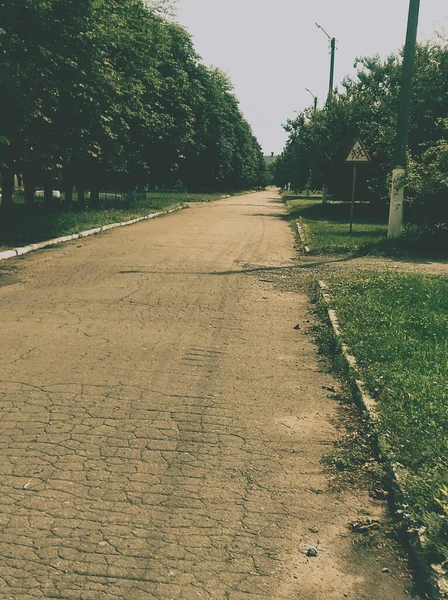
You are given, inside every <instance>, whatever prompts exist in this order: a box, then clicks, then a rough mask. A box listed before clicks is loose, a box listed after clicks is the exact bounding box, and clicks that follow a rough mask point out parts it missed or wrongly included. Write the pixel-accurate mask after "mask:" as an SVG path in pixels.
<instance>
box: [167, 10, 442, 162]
mask: <svg viewBox="0 0 448 600" xmlns="http://www.w3.org/2000/svg"><path fill="white" fill-rule="evenodd" d="M178 7H179V10H178V20H179V21H180V23H181V24H182V25H185V26H186V27H187V29H188V30H189V31H190V33H191V34H192V35H193V39H194V43H195V47H196V50H197V52H198V53H199V54H200V55H201V57H202V59H203V61H204V62H205V63H206V64H209V65H215V66H217V67H220V68H221V69H223V70H224V71H226V72H227V73H228V74H229V76H230V78H231V80H232V82H233V84H234V86H235V94H236V96H237V97H238V99H239V100H240V103H241V108H242V110H243V112H244V114H245V116H246V118H247V120H248V121H249V123H250V124H251V125H252V127H253V130H254V133H255V135H256V136H257V138H258V140H259V141H260V143H261V144H262V146H263V150H264V152H265V154H270V153H271V152H275V153H276V154H277V153H280V152H281V150H282V148H283V146H284V143H285V140H286V134H285V132H284V130H283V128H282V126H281V124H282V123H283V122H284V121H285V120H286V119H287V118H288V117H291V116H294V110H302V109H304V108H306V107H307V106H309V105H310V104H312V101H313V100H312V97H311V96H310V95H309V94H308V92H306V91H305V88H306V87H307V88H309V89H310V90H311V91H312V92H313V94H315V95H316V96H318V98H319V105H320V106H322V104H323V103H324V101H325V97H326V94H327V91H328V81H329V65H330V57H329V42H328V40H327V38H326V36H325V34H324V33H323V32H322V31H321V30H319V29H318V28H317V27H316V25H315V22H316V21H317V22H318V23H319V24H320V25H321V26H322V27H323V28H324V29H325V30H326V31H327V32H328V33H329V34H330V36H332V37H333V36H334V37H335V38H336V40H337V52H336V63H335V85H336V86H337V85H338V83H339V82H340V81H341V80H342V79H343V77H344V76H345V75H346V74H354V72H355V71H354V68H353V63H354V60H355V57H356V56H370V55H372V54H375V53H379V54H380V55H381V56H386V55H387V54H389V53H390V52H395V51H397V50H398V49H399V48H400V47H401V46H402V45H403V44H404V40H405V35H406V23H407V13H408V8H409V0H179V4H178ZM447 14H448V7H447V2H446V0H421V5H420V27H419V39H420V40H423V39H427V38H428V37H432V35H433V31H434V29H442V28H443V27H444V28H447V25H448V21H447V17H446V15H447Z"/></svg>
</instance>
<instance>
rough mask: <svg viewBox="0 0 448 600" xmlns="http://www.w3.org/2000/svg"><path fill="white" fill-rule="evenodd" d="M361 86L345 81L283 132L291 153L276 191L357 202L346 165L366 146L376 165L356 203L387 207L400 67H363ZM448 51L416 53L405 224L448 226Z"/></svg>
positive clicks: (373, 62) (362, 180)
mask: <svg viewBox="0 0 448 600" xmlns="http://www.w3.org/2000/svg"><path fill="white" fill-rule="evenodd" d="M355 66H357V67H358V71H357V75H356V77H355V78H350V77H346V78H345V79H344V81H343V83H342V87H343V93H337V92H336V93H335V95H334V99H333V100H332V101H330V102H327V105H326V106H325V108H324V109H322V110H317V111H313V110H311V109H308V110H305V111H304V112H302V113H301V114H298V115H297V116H296V117H295V118H294V119H290V120H288V121H287V123H286V124H285V129H286V131H287V132H288V133H289V139H288V141H287V144H286V147H285V149H284V151H283V153H282V155H281V157H280V158H279V160H278V161H277V163H276V183H277V184H278V185H281V186H285V184H287V183H289V182H290V183H291V184H292V186H293V188H294V189H296V190H302V189H304V188H305V187H306V185H307V183H308V182H309V183H310V185H311V187H312V189H316V188H317V189H321V188H322V186H323V185H326V186H327V187H328V190H329V192H330V194H331V195H332V196H333V197H336V198H338V199H340V200H349V199H350V195H351V167H350V165H349V164H346V163H345V159H346V157H347V155H348V153H349V150H350V148H351V147H352V146H353V144H354V142H355V140H356V139H358V138H361V139H362V140H363V141H364V142H365V144H366V146H367V148H368V150H369V152H370V154H371V157H372V162H371V163H370V164H369V165H362V166H361V167H360V168H359V176H358V184H357V196H358V197H359V198H360V199H362V200H363V201H370V202H376V203H384V204H385V203H388V201H389V193H390V176H389V173H390V172H391V169H392V165H393V154H394V145H395V137H396V135H395V134H396V121H397V113H398V102H399V90H400V74H401V59H400V57H399V56H396V55H391V56H389V57H387V58H386V59H385V60H383V61H382V60H381V59H380V58H379V56H373V57H370V58H360V59H357V62H356V64H355ZM447 113H448V45H447V44H446V40H443V39H442V38H440V39H437V40H433V41H428V42H426V43H424V44H420V45H419V46H418V48H417V55H416V70H415V77H414V87H413V99H412V114H411V124H410V131H409V165H410V169H409V178H408V181H407V184H406V185H407V197H408V199H409V202H408V205H407V211H406V217H407V219H409V220H414V221H416V222H419V223H421V222H422V219H423V220H424V221H426V222H427V223H428V224H430V225H434V224H435V223H439V224H443V225H445V226H447V223H448V218H447V212H448V208H447V207H448V188H447V185H446V173H447V169H446V153H447V150H446V144H447V127H446V120H443V118H444V117H445V118H446V114H447Z"/></svg>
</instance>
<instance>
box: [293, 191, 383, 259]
mask: <svg viewBox="0 0 448 600" xmlns="http://www.w3.org/2000/svg"><path fill="white" fill-rule="evenodd" d="M286 204H287V207H288V209H289V214H290V217H291V219H293V220H296V221H299V222H300V224H301V225H302V230H303V232H304V235H305V239H304V240H303V241H304V243H305V244H306V245H307V246H308V247H309V248H310V251H311V253H312V254H334V253H341V252H360V251H362V250H364V251H365V252H368V251H371V250H372V249H373V247H375V246H377V247H380V246H384V245H385V244H386V243H387V239H386V238H387V221H386V220H385V219H384V218H383V219H379V218H378V216H377V215H374V214H373V211H372V210H371V207H370V206H369V205H366V204H356V205H355V217H354V222H353V232H352V234H350V232H349V223H350V220H349V219H350V205H349V204H347V203H342V202H334V203H333V202H332V203H327V204H326V205H325V206H324V205H323V204H322V202H321V201H316V200H313V199H311V200H307V199H296V200H286Z"/></svg>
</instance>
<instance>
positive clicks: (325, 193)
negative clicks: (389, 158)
mask: <svg viewBox="0 0 448 600" xmlns="http://www.w3.org/2000/svg"><path fill="white" fill-rule="evenodd" d="M316 27H317V28H318V29H321V30H322V31H323V32H324V33H325V35H326V36H327V38H328V39H329V40H330V50H331V52H330V54H331V57H330V85H329V87H328V96H327V104H329V103H330V102H331V100H332V99H333V80H334V55H335V52H336V38H332V37H331V36H330V35H328V33H327V32H326V31H325V29H324V28H323V27H322V26H321V25H319V23H316ZM327 196H328V191H327V186H326V184H325V183H324V184H323V186H322V204H326V203H327Z"/></svg>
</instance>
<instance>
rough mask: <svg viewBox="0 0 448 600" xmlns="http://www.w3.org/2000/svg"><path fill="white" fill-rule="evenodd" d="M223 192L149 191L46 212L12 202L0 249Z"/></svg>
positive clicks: (211, 197)
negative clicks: (97, 205) (121, 199)
mask: <svg viewBox="0 0 448 600" xmlns="http://www.w3.org/2000/svg"><path fill="white" fill-rule="evenodd" d="M221 197H222V194H183V193H168V192H167V193H151V194H147V196H146V198H143V197H142V198H140V199H133V200H129V201H127V202H123V203H122V202H107V203H104V204H103V206H102V207H101V208H98V209H93V208H85V209H83V210H79V209H75V210H68V211H62V210H60V209H59V210H58V209H55V210H52V211H48V212H47V211H45V210H44V208H43V206H42V205H36V206H34V207H33V208H32V210H31V211H26V210H25V209H24V207H23V206H20V205H15V206H13V210H12V212H11V214H10V215H8V216H2V219H1V220H0V250H6V249H8V248H14V247H18V246H23V245H26V244H31V243H37V242H41V241H45V240H48V239H53V238H55V237H59V236H62V235H71V234H73V233H77V232H80V231H85V230H87V229H93V228H94V227H101V226H103V225H108V224H109V223H116V222H120V221H127V220H130V219H135V218H137V217H141V216H144V215H147V214H149V213H151V212H157V211H162V210H170V209H172V208H175V207H177V206H181V205H183V204H184V203H186V202H210V201H212V200H218V199H219V198H221Z"/></svg>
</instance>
